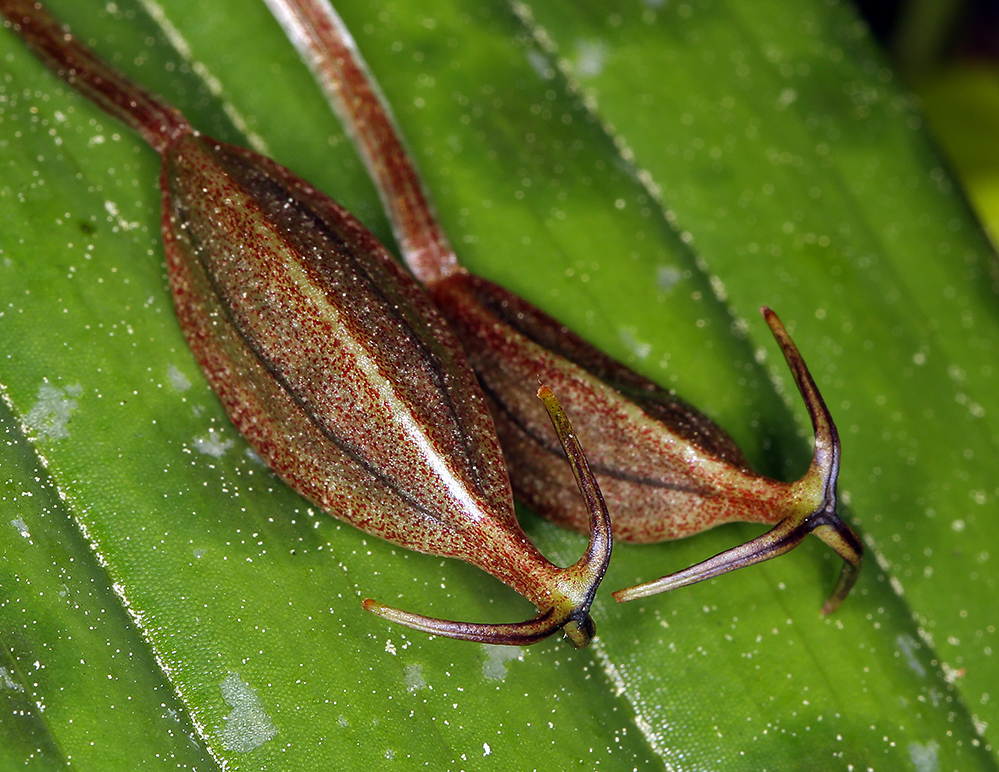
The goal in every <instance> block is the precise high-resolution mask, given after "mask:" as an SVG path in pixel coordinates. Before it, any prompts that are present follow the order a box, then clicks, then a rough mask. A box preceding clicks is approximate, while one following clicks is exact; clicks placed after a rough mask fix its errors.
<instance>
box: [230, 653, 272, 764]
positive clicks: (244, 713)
mask: <svg viewBox="0 0 999 772" xmlns="http://www.w3.org/2000/svg"><path fill="white" fill-rule="evenodd" d="M219 686H220V688H221V690H222V699H223V700H225V702H226V704H227V705H228V706H229V707H230V708H232V713H230V714H229V715H228V716H225V718H224V719H223V720H224V721H225V726H223V727H222V731H221V739H222V747H223V748H225V749H226V750H228V751H236V752H238V753H248V752H249V751H252V750H254V749H256V748H259V747H260V746H261V745H263V744H264V743H265V742H267V741H268V740H270V739H272V738H273V737H274V735H276V734H277V727H276V726H274V723H273V722H272V721H271V719H270V716H268V715H267V712H266V711H265V710H264V707H263V705H262V704H261V702H260V698H259V697H258V696H257V691H256V689H254V688H253V687H251V686H250V685H249V684H247V683H246V682H244V681H243V679H242V678H240V677H239V673H230V674H229V675H228V676H226V678H225V680H224V681H222V683H221V684H220V685H219Z"/></svg>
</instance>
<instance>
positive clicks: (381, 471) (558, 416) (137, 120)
mask: <svg viewBox="0 0 999 772" xmlns="http://www.w3.org/2000/svg"><path fill="white" fill-rule="evenodd" d="M0 10H2V12H3V14H4V15H5V16H6V17H7V18H8V19H9V20H10V22H9V23H10V26H11V27H12V28H13V29H14V30H15V31H16V32H17V33H18V34H20V35H21V37H22V38H24V39H25V41H26V42H27V43H28V44H29V46H30V47H31V49H32V50H33V51H34V52H35V53H36V54H37V55H38V56H39V57H40V58H41V59H42V60H43V61H44V62H45V63H46V64H47V65H48V66H49V67H50V68H51V69H53V70H54V71H55V72H56V73H58V74H59V75H60V76H62V77H63V78H64V79H65V80H67V81H68V82H69V83H70V84H72V85H73V86H74V87H76V88H77V89H78V90H80V91H81V92H82V93H83V94H84V95H85V96H87V97H89V98H91V99H92V100H93V101H95V102H96V103H97V104H98V105H100V106H101V107H102V108H104V109H105V110H107V111H108V112H109V113H111V114H112V115H114V116H115V117H117V118H119V119H120V120H122V121H124V122H125V123H126V124H128V125H129V126H131V127H132V128H134V129H136V130H137V131H139V132H140V133H141V134H142V136H143V137H144V138H145V139H146V140H148V141H149V143H150V144H151V145H152V146H153V148H155V149H156V150H157V152H159V153H160V155H161V157H162V170H161V174H160V187H161V190H162V193H163V220H162V229H163V241H164V248H165V252H166V259H167V268H168V273H169V278H170V287H171V290H172V293H173V298H174V304H175V306H176V310H177V316H178V318H179V320H180V323H181V327H182V328H183V330H184V334H185V336H186V338H187V341H188V344H189V345H190V348H191V350H192V352H193V353H194V356H195V357H196V359H197V360H198V363H199V365H200V366H201V368H202V370H203V372H204V373H205V376H206V378H207V379H208V382H209V383H210V385H211V386H212V388H213V389H214V390H215V392H216V394H217V395H218V397H219V400H220V401H221V403H222V405H223V407H224V408H225V410H226V413H227V414H228V415H229V417H230V418H231V419H232V421H233V423H234V424H235V426H236V428H237V429H238V430H239V431H240V433H241V434H242V435H243V436H244V437H245V438H246V439H247V441H248V442H249V443H250V445H251V446H252V447H253V448H254V450H255V451H256V452H257V453H258V454H259V455H260V456H261V458H263V459H264V461H265V462H266V463H267V464H268V466H269V467H270V468H271V469H272V470H273V471H274V472H275V473H276V474H277V475H278V476H279V477H281V479H283V480H284V481H285V482H286V483H288V485H290V486H291V487H292V488H294V489H295V490H296V491H298V492H299V493H301V494H302V495H303V496H305V497H306V498H307V499H309V500H310V501H312V502H313V503H315V504H316V505H318V506H319V507H320V508H322V509H323V510H325V511H326V512H328V513H330V514H331V515H333V516H334V517H338V518H340V519H342V520H345V521H347V522H349V523H351V524H353V525H355V526H357V527H358V528H360V529H362V530H364V531H366V532H367V533H371V534H374V535H376V536H379V537H381V538H383V539H387V540H389V541H391V542H393V543H395V544H399V545H401V546H403V547H406V548H408V549H413V550H418V551H420V552H426V553H429V554H433V555H440V556H445V557H454V558H458V559H461V560H465V561H467V562H469V563H472V564H474V565H477V566H479V567H480V568H482V569H483V570H485V571H487V572H488V573H490V574H492V575H493V576H495V577H496V578H498V579H500V580H501V581H503V582H504V583H506V584H507V585H509V586H510V587H512V588H513V589H514V590H516V591H517V592H519V593H520V594H521V595H523V596H525V597H526V598H528V599H529V600H530V601H532V602H533V603H534V604H535V605H536V606H537V607H538V610H539V612H540V613H539V615H538V616H537V617H535V618H534V619H531V620H529V621H527V622H523V623H518V624H500V625H487V624H471V623H467V624H466V623H454V622H446V621H442V620H436V619H429V618H426V617H421V616H419V615H416V614H410V613H407V612H402V611H398V610H396V609H391V608H389V607H386V606H383V605H381V604H378V603H375V602H374V601H370V600H369V601H365V607H366V608H368V609H369V610H371V611H374V612H375V613H378V614H380V615H382V616H385V617H387V618H389V619H392V620H394V621H397V622H401V623H403V624H407V625H410V626H412V627H416V628H418V629H423V630H426V631H428V632H432V633H435V634H438V635H445V636H450V637H454V638H461V639H466V640H475V641H484V642H490V643H501V644H527V643H533V642H534V641H537V640H540V639H541V638H544V637H546V636H548V635H550V634H551V633H553V632H555V631H556V630H558V629H560V628H562V629H564V630H565V632H566V634H567V636H568V637H569V638H570V640H571V641H572V643H573V644H574V645H576V646H585V645H586V644H587V643H588V642H589V640H590V638H591V637H592V635H593V622H592V620H591V619H590V616H589V607H590V604H591V602H592V600H593V595H594V593H595V591H596V588H597V585H598V584H599V582H600V580H601V578H602V577H603V573H604V571H605V570H606V567H607V563H608V561H609V559H610V549H611V538H610V520H609V517H608V515H607V511H606V508H605V507H604V505H603V501H602V499H601V497H600V492H599V490H598V489H597V487H596V484H595V482H594V480H593V477H592V475H591V474H590V472H589V470H588V468H587V466H586V462H585V459H584V458H583V455H582V452H581V450H580V449H579V445H578V443H577V442H576V440H575V437H574V436H573V434H572V430H571V427H569V424H568V421H567V420H566V419H565V416H564V414H563V413H562V411H561V409H560V408H559V406H558V403H557V402H556V401H555V398H554V396H553V395H552V394H551V391H550V390H548V389H544V388H543V389H542V391H541V393H540V394H539V396H540V397H541V398H542V401H543V403H544V407H545V408H546V410H547V412H548V414H549V415H550V416H551V420H552V422H553V423H554V425H555V430H556V433H557V434H558V436H559V437H560V438H561V440H562V441H563V442H564V443H565V453H566V456H567V458H568V460H569V464H570V466H571V467H572V470H573V473H574V474H575V475H577V477H578V479H579V488H580V490H581V491H582V492H583V495H584V497H585V498H586V500H587V506H588V507H589V509H590V513H591V518H592V526H593V527H592V529H591V539H590V548H589V550H588V551H587V553H586V555H584V556H583V558H581V559H580V561H579V562H578V563H577V564H576V565H574V566H571V567H569V568H566V569H562V568H559V567H557V566H555V565H554V564H552V563H551V562H549V561H548V560H547V559H546V558H545V557H544V556H543V555H541V553H540V552H539V551H538V550H537V549H536V548H535V547H534V546H533V545H532V544H531V543H530V542H529V541H528V539H527V537H526V536H525V535H524V533H523V531H522V530H521V529H520V526H519V525H518V524H517V520H516V517H515V515H514V510H513V498H512V494H511V491H510V483H509V478H508V476H507V473H506V470H505V467H504V464H503V456H502V453H501V451H500V446H499V441H498V439H497V437H496V433H495V429H494V426H493V422H492V419H491V418H490V415H489V411H488V409H487V407H486V401H485V398H484V397H483V395H482V393H481V390H480V388H479V386H478V383H477V381H476V379H475V375H474V374H473V373H472V371H471V369H470V368H469V366H468V364H467V361H466V359H465V356H464V354H463V352H462V349H461V346H460V345H459V343H458V342H457V340H456V339H455V338H454V336H453V334H452V333H451V332H450V330H449V329H448V327H447V325H446V324H445V323H444V321H443V319H442V318H441V315H440V314H439V313H438V312H437V311H436V310H435V308H434V306H433V305H432V304H431V303H430V301H429V300H428V298H427V297H426V295H425V294H424V293H423V291H422V290H421V289H420V288H419V286H418V285H417V284H416V282H415V281H414V280H413V279H412V277H410V276H409V274H407V273H406V272H405V271H404V270H403V269H402V268H401V267H400V266H399V265H398V263H397V262H396V261H395V260H394V259H393V258H392V257H391V256H390V255H389V254H388V252H387V251H386V250H385V249H384V248H383V247H382V246H381V245H380V244H379V243H378V242H377V241H376V240H375V238H374V237H373V236H372V235H371V234H370V233H368V232H367V231H366V230H365V229H364V228H363V226H361V225H360V223H358V222H357V221H356V220H355V219H354V218H353V217H351V216H350V214H348V213H347V212H346V211H344V210H343V209H341V208H340V207H339V206H337V204H335V203H334V202H333V201H331V200H330V199H329V198H327V197H326V196H324V195H323V194H321V193H320V192H319V191H317V190H316V189H315V188H313V187H312V186H310V185H309V184H308V183H306V182H305V181H303V180H301V179H299V178H298V177H296V176H295V175H294V174H292V173H291V172H289V171H288V170H287V169H284V168H282V167H281V166H279V165H278V164H276V163H274V162H273V161H271V160H269V159H267V158H264V157H262V156H260V155H257V154H256V153H252V152H250V151H248V150H244V149H242V148H238V147H234V146H232V145H227V144H224V143H221V142H217V141H215V140H212V139H210V138H208V137H205V136H202V135H201V134H199V133H197V132H196V131H195V130H194V129H193V128H192V127H191V125H190V124H189V123H188V122H187V120H186V119H185V118H184V117H183V116H182V115H181V114H180V113H179V112H178V111H177V110H176V109H174V108H173V107H171V106H170V105H168V104H166V103H165V102H163V101H162V100H160V99H159V98H158V97H156V96H153V95H152V94H149V93H147V92H145V91H143V90H142V89H140V88H138V87H137V86H135V85H134V84H132V83H130V82H129V81H128V80H126V79H125V78H124V76H122V75H121V74H119V73H118V72H116V71H114V70H113V69H111V68H110V67H109V66H108V65H106V64H105V63H103V62H102V61H101V60H100V59H98V58H97V57H96V55H94V54H93V52H91V51H90V50H89V49H87V48H86V47H85V46H83V45H82V44H81V43H79V42H78V41H77V40H75V39H74V38H73V37H72V36H71V35H69V34H67V33H65V32H64V31H63V30H62V29H61V28H60V27H59V25H58V23H57V22H56V21H55V20H54V19H53V18H52V17H51V16H49V15H48V13H47V12H46V11H45V10H44V9H43V8H42V6H41V5H40V4H37V3H32V2H26V1H24V0H0ZM532 383H534V384H537V381H536V380H535V381H532ZM529 388H532V387H529ZM533 388H536V386H534V387H533Z"/></svg>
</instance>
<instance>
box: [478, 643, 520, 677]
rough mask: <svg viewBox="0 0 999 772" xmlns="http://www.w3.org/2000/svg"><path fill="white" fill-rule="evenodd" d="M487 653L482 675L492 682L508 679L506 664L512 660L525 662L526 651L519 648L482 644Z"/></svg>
mask: <svg viewBox="0 0 999 772" xmlns="http://www.w3.org/2000/svg"><path fill="white" fill-rule="evenodd" d="M482 649H483V651H485V652H486V661H485V662H483V663H482V675H484V676H485V677H486V678H488V679H490V680H492V681H502V680H503V679H505V678H506V663H507V662H509V661H510V660H514V659H516V660H521V661H522V660H523V659H524V650H523V649H522V648H521V647H519V646H494V645H492V644H489V643H484V644H482Z"/></svg>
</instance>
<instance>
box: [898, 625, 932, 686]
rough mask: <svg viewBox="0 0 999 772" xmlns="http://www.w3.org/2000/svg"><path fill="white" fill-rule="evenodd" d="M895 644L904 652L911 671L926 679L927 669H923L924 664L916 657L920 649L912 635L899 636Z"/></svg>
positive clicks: (903, 654)
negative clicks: (917, 650)
mask: <svg viewBox="0 0 999 772" xmlns="http://www.w3.org/2000/svg"><path fill="white" fill-rule="evenodd" d="M895 642H896V643H897V644H898V650H899V651H900V652H902V656H903V657H905V661H906V664H907V665H908V666H909V669H910V670H912V672H914V673H915V674H916V675H918V676H919V677H920V678H925V677H926V668H924V667H923V663H922V662H920V661H919V659H918V658H917V657H916V649H918V648H919V644H918V643H916V640H915V638H913V637H912V636H911V635H899V636H898V638H896V639H895Z"/></svg>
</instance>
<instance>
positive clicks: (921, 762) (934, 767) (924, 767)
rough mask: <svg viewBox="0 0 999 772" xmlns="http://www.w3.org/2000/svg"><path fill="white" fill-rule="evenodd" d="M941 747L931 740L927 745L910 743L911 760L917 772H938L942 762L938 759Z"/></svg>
mask: <svg viewBox="0 0 999 772" xmlns="http://www.w3.org/2000/svg"><path fill="white" fill-rule="evenodd" d="M938 750H940V746H939V745H938V744H937V742H936V740H930V741H929V742H928V743H926V745H922V744H921V743H909V758H910V759H912V765H913V766H914V767H915V768H916V772H938V770H939V769H940V761H939V759H938V758H937V751H938Z"/></svg>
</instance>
